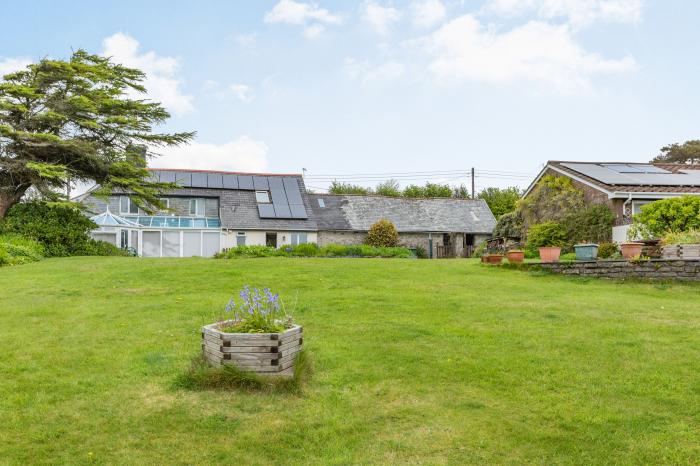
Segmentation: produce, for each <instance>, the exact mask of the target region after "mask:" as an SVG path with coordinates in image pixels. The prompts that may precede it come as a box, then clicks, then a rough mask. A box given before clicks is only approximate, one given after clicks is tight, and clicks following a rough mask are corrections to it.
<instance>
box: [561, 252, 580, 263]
mask: <svg viewBox="0 0 700 466" xmlns="http://www.w3.org/2000/svg"><path fill="white" fill-rule="evenodd" d="M559 260H560V261H562V262H570V261H575V260H576V253H575V252H567V253H566V254H562V255H561V256H559Z"/></svg>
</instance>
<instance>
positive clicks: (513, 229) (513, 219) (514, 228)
mask: <svg viewBox="0 0 700 466" xmlns="http://www.w3.org/2000/svg"><path fill="white" fill-rule="evenodd" d="M523 228H524V225H523V217H522V215H520V212H518V211H516V212H510V213H507V214H503V215H501V217H500V218H499V219H498V222H497V223H496V228H494V230H493V236H502V237H506V238H522V237H523Z"/></svg>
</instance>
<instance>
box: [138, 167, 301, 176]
mask: <svg viewBox="0 0 700 466" xmlns="http://www.w3.org/2000/svg"><path fill="white" fill-rule="evenodd" d="M146 170H148V171H164V172H195V173H222V174H226V175H254V176H299V177H303V175H302V174H301V173H257V172H232V171H227V170H199V169H191V168H160V167H148V168H146Z"/></svg>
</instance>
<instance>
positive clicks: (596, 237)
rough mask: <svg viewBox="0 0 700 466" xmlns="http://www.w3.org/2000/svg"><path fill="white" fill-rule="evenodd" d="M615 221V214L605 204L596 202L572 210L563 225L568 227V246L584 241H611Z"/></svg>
mask: <svg viewBox="0 0 700 466" xmlns="http://www.w3.org/2000/svg"><path fill="white" fill-rule="evenodd" d="M614 222H615V214H613V213H612V211H611V210H610V208H609V207H608V206H606V205H604V204H594V205H592V206H589V207H585V208H581V209H578V210H576V211H575V212H572V213H571V214H569V215H567V216H566V217H564V219H563V220H562V225H563V226H564V228H566V236H567V244H566V247H567V248H570V247H573V245H574V244H577V243H583V242H586V243H605V242H609V241H610V240H611V239H612V227H613V224H614Z"/></svg>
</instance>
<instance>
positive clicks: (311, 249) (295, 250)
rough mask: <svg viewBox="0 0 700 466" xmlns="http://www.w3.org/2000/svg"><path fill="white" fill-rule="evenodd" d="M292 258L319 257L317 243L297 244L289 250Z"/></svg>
mask: <svg viewBox="0 0 700 466" xmlns="http://www.w3.org/2000/svg"><path fill="white" fill-rule="evenodd" d="M288 252H289V253H290V254H291V255H292V256H299V257H315V256H316V255H318V245H317V244H316V243H304V244H297V245H296V246H292V247H291V248H289V249H288Z"/></svg>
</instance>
